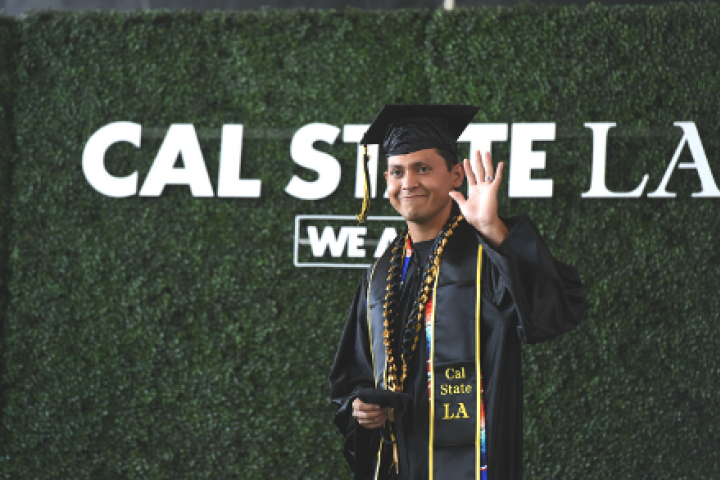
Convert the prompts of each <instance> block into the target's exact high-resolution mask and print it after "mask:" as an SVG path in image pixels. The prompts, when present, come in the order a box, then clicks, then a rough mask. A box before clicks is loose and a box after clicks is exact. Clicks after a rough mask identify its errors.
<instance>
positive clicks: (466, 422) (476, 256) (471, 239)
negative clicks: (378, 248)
mask: <svg viewBox="0 0 720 480" xmlns="http://www.w3.org/2000/svg"><path fill="white" fill-rule="evenodd" d="M457 233H458V234H457V235H453V238H452V239H448V240H450V242H451V243H450V244H449V245H448V248H447V249H446V252H445V254H444V255H443V258H442V261H441V262H440V265H441V268H440V269H439V270H438V273H437V275H436V276H435V278H434V282H433V285H432V291H431V293H430V297H429V298H428V300H427V302H426V305H425V312H424V313H425V315H424V319H423V321H424V323H425V327H426V338H427V344H426V345H423V346H421V348H427V352H428V353H427V359H428V363H427V374H428V395H429V398H430V412H429V415H430V418H429V420H430V437H429V445H428V450H429V462H430V465H429V471H430V477H429V478H430V479H431V480H432V479H438V480H439V479H442V478H459V479H478V480H484V479H486V478H487V448H486V442H485V415H484V406H483V399H482V375H481V367H480V353H481V352H480V345H481V343H480V299H481V286H480V279H481V272H482V246H480V245H478V243H477V240H476V238H475V234H474V231H473V230H472V227H470V226H469V225H467V224H466V223H464V222H463V223H462V224H461V225H460V226H459V228H458V232H457ZM403 240H405V241H404V242H403V243H401V245H402V246H403V247H404V248H403V249H404V252H403V257H404V258H403V260H404V261H403V262H402V279H403V281H404V277H405V273H406V271H407V265H408V264H409V261H410V258H411V256H412V243H411V242H410V241H409V239H403ZM422 260H426V259H422ZM390 264H391V255H390V252H386V254H385V255H383V257H382V258H381V259H380V260H379V261H378V262H377V263H376V264H375V266H374V267H373V272H372V275H371V279H370V285H371V288H370V289H369V291H368V306H369V307H370V308H369V309H368V314H369V317H370V318H369V319H368V320H369V322H368V323H369V325H368V326H369V327H370V332H369V333H370V341H371V344H372V351H373V365H374V367H375V362H376V361H377V360H380V362H381V363H379V365H378V366H380V367H381V368H378V369H376V370H375V373H376V378H377V381H376V384H377V386H378V387H380V388H387V383H386V380H387V377H386V375H385V374H386V372H385V371H384V370H385V369H384V368H382V365H387V360H388V359H387V355H386V352H385V348H384V345H383V342H382V336H381V335H382V332H383V323H382V322H383V317H382V304H383V296H384V293H385V281H384V280H385V278H384V275H383V273H381V272H387V271H388V270H387V269H388V268H389V267H390ZM376 272H377V273H378V275H375V273H376ZM438 292H439V295H438ZM379 460H380V458H378V467H379V463H380V461H379ZM376 472H378V471H377V470H376ZM378 473H379V472H378Z"/></svg>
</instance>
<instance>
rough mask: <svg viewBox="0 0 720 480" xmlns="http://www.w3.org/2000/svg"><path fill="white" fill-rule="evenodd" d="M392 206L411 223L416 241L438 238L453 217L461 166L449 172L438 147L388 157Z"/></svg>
mask: <svg viewBox="0 0 720 480" xmlns="http://www.w3.org/2000/svg"><path fill="white" fill-rule="evenodd" d="M385 179H386V180H387V186H388V197H389V198H390V203H391V204H392V206H393V207H395V210H397V211H398V213H399V214H400V215H402V216H403V218H404V219H405V220H407V222H408V228H409V230H410V235H411V236H412V238H413V240H414V241H416V242H420V241H423V240H430V239H433V238H435V236H437V234H438V233H440V230H441V229H442V226H443V225H444V224H445V221H446V220H447V219H448V217H449V216H450V210H451V208H452V198H450V195H449V193H450V192H451V191H452V190H454V189H456V188H458V187H459V186H460V185H462V180H463V170H462V166H461V165H460V164H456V165H453V167H452V169H450V170H449V171H448V167H447V163H446V162H445V159H444V158H443V157H442V156H441V155H440V154H439V153H438V151H437V150H436V149H434V148H429V149H425V150H418V151H417V152H413V153H408V154H406V155H395V156H392V157H389V158H388V169H387V171H386V172H385Z"/></svg>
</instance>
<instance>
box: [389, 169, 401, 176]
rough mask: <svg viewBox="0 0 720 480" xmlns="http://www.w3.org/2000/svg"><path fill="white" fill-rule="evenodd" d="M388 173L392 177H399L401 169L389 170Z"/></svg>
mask: <svg viewBox="0 0 720 480" xmlns="http://www.w3.org/2000/svg"><path fill="white" fill-rule="evenodd" d="M390 175H392V176H393V177H399V176H400V175H402V170H390Z"/></svg>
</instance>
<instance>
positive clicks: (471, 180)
mask: <svg viewBox="0 0 720 480" xmlns="http://www.w3.org/2000/svg"><path fill="white" fill-rule="evenodd" d="M463 170H465V178H467V181H468V185H471V186H472V185H477V178H476V177H475V172H474V171H473V168H472V166H471V165H470V160H468V159H467V158H466V159H465V161H463Z"/></svg>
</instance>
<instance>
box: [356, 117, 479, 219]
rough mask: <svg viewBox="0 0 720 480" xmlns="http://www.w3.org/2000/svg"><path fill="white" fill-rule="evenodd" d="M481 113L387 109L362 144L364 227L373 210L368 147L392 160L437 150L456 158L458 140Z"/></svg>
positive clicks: (361, 141)
mask: <svg viewBox="0 0 720 480" xmlns="http://www.w3.org/2000/svg"><path fill="white" fill-rule="evenodd" d="M478 110H480V108H479V107H474V106H472V105H385V106H384V107H383V108H382V110H380V113H379V114H378V116H377V117H375V120H373V122H372V124H371V125H370V127H369V128H368V129H367V131H366V132H365V135H363V137H362V139H361V140H360V144H361V145H362V146H363V152H364V153H363V158H364V162H363V163H364V165H363V171H364V175H365V197H364V199H363V208H362V212H360V215H358V216H357V219H358V221H359V222H360V223H363V222H364V221H365V220H366V219H367V215H368V211H369V210H370V181H369V174H368V171H367V163H368V161H369V160H370V157H368V155H367V146H368V145H375V144H382V145H383V150H385V154H386V155H387V156H389V157H391V156H393V155H405V154H407V153H412V152H417V151H418V150H424V149H426V148H437V149H439V150H444V151H447V152H449V153H450V154H451V156H454V157H455V158H457V139H458V138H459V137H460V135H461V134H462V132H463V131H464V130H465V128H466V127H467V126H468V124H469V123H470V122H471V121H472V119H473V118H474V117H475V114H476V113H477V112H478Z"/></svg>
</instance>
